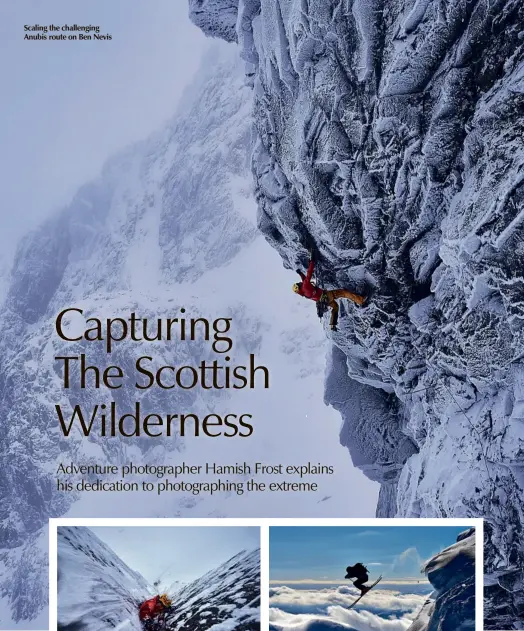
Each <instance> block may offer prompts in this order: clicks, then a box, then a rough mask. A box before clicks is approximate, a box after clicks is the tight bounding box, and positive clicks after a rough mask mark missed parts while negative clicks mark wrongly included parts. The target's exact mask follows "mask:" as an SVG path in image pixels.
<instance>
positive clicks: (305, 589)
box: [269, 583, 431, 631]
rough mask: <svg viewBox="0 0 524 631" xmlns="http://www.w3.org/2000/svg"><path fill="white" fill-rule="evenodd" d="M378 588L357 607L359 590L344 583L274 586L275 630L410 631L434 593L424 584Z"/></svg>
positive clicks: (272, 611)
mask: <svg viewBox="0 0 524 631" xmlns="http://www.w3.org/2000/svg"><path fill="white" fill-rule="evenodd" d="M385 587H387V589H386V588H384V589H378V588H375V589H373V590H372V591H371V592H369V593H368V594H366V597H365V599H362V601H360V602H359V604H358V605H357V606H356V607H355V608H354V609H348V607H349V606H350V605H351V604H352V603H353V602H354V601H355V600H356V598H358V596H359V594H360V593H359V591H358V590H357V589H355V588H354V587H352V586H345V585H344V586H340V585H320V584H318V585H309V586H307V585H304V584H302V585H276V586H272V587H271V588H270V592H269V595H270V613H269V620H270V626H271V629H272V630H273V631H289V630H291V629H292V630H293V631H323V630H326V631H327V630H335V629H346V630H354V631H406V629H408V627H409V626H410V625H411V623H412V622H413V619H414V618H415V617H416V615H417V613H418V611H419V610H420V608H421V607H422V605H423V604H424V602H425V601H426V600H427V598H428V597H429V595H430V593H431V586H430V585H429V584H427V583H423V584H417V583H413V584H409V583H403V584H400V583H399V584H398V585H396V584H387V585H385Z"/></svg>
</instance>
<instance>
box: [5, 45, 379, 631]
mask: <svg viewBox="0 0 524 631" xmlns="http://www.w3.org/2000/svg"><path fill="white" fill-rule="evenodd" d="M250 101H251V90H250V88H249V87H248V86H246V85H245V78H244V72H243V64H242V63H241V62H239V61H238V55H237V53H236V51H235V50H234V49H233V48H231V47H228V46H227V45H226V44H221V43H217V45H216V46H215V47H214V48H213V50H212V51H211V52H210V55H209V57H208V58H207V59H206V60H204V63H203V67H202V70H201V72H199V73H198V75H197V76H196V77H195V81H194V84H193V85H192V86H191V87H190V89H189V90H188V91H187V93H186V95H185V97H184V98H183V100H182V103H181V107H180V110H179V112H178V113H177V114H176V116H175V117H174V118H173V120H172V121H170V123H169V124H168V125H167V126H166V127H165V128H164V129H161V130H159V131H158V133H156V134H154V135H153V136H152V137H151V138H149V139H147V140H145V141H143V142H142V143H139V144H138V145H134V146H132V147H130V148H128V149H127V150H125V151H123V152H121V154H120V155H118V156H115V157H113V158H112V159H110V160H109V161H108V163H107V165H106V166H105V168H104V169H103V172H102V173H101V175H100V177H99V178H98V179H96V180H95V181H93V182H90V183H88V184H86V185H85V186H84V187H82V189H81V190H79V192H78V194H77V195H76V196H75V198H74V199H73V200H72V202H71V204H70V205H69V206H68V207H66V208H64V209H62V210H61V211H60V212H59V213H57V214H56V215H55V216H53V217H51V218H50V219H49V220H48V221H47V222H45V223H44V224H43V225H41V226H39V227H38V228H37V229H35V230H34V231H33V232H31V233H30V234H28V235H27V236H26V238H25V239H24V240H23V242H22V244H21V246H20V247H19V248H18V252H17V255H16V259H15V262H14V265H13V267H12V270H11V272H10V276H9V279H8V288H7V295H6V298H5V301H4V302H3V305H2V307H1V308H0V326H1V330H2V335H1V336H0V429H1V432H2V436H3V438H4V440H3V441H2V442H1V446H0V453H1V458H2V463H3V465H4V466H3V468H2V470H1V471H0V489H1V494H2V500H3V501H2V503H1V507H0V519H1V524H2V530H1V536H0V540H1V552H0V557H1V558H0V590H1V594H2V595H3V600H2V601H0V604H1V605H2V609H1V610H0V627H2V628H8V629H10V628H13V626H14V625H20V628H24V625H25V627H26V628H40V625H37V622H36V620H37V618H36V617H37V616H38V615H41V612H42V607H43V606H44V605H45V603H46V600H47V596H46V583H47V568H46V553H45V547H43V546H42V547H41V548H39V553H38V555H32V554H29V553H28V552H26V547H27V546H33V545H36V544H33V543H32V542H33V541H43V540H45V532H43V530H42V529H43V528H45V525H46V523H47V519H48V518H49V517H54V516H60V515H69V516H84V517H85V516H100V517H104V516H107V517H111V516H147V517H164V516H184V515H185V516H195V517H201V516H235V515H237V516H256V515H261V516H278V515H282V516H296V515H303V516H308V515H311V516H326V515H332V516H343V515H347V513H348V510H349V511H350V512H351V514H355V515H357V514H358V515H362V514H368V515H370V514H372V513H373V510H374V504H375V503H376V496H377V485H376V484H374V483H372V482H370V481H368V480H367V479H366V478H365V477H364V476H363V475H362V474H360V472H358V471H357V470H355V469H353V468H352V467H351V465H350V463H349V461H348V459H347V458H346V456H345V452H344V449H343V448H342V447H338V446H337V444H336V443H337V436H336V432H337V430H338V426H339V417H338V415H337V414H336V412H335V411H334V410H332V409H330V408H326V407H325V406H324V404H323V401H322V395H323V385H322V380H323V373H324V370H325V354H326V348H327V346H326V342H325V339H324V335H323V332H322V330H321V327H320V326H319V323H318V319H317V317H316V314H315V312H314V310H310V309H304V308H303V307H304V306H303V305H302V304H301V302H300V301H298V300H297V299H296V296H295V295H294V294H293V293H292V292H291V290H290V284H291V282H292V278H290V276H289V274H288V273H286V272H285V270H283V269H282V266H281V262H280V259H279V257H278V256H277V255H276V254H275V253H274V252H273V251H272V249H271V248H270V247H269V246H268V245H267V244H266V243H265V242H264V240H263V238H262V237H261V236H260V235H259V233H258V231H257V229H256V208H255V202H254V200H253V196H252V193H251V189H252V184H251V176H250V173H249V151H250V146H251V133H252V131H251V128H252V120H251V117H250V109H251V106H250ZM66 307H75V308H81V309H83V310H84V312H85V313H84V315H85V317H90V316H97V317H101V318H106V317H116V316H121V317H124V318H126V317H129V314H130V312H132V311H134V312H136V313H137V315H139V316H141V317H143V316H147V317H148V318H156V317H164V318H165V317H177V316H179V315H180V308H181V307H184V308H186V310H187V311H186V313H187V315H188V316H191V317H194V316H204V317H207V318H208V319H210V320H212V319H214V318H217V317H232V318H233V323H232V329H231V336H232V338H233V342H234V347H233V349H232V362H234V363H235V364H237V363H238V364H243V363H245V360H246V358H247V357H248V355H249V353H255V354H256V356H257V360H258V362H259V363H261V364H264V365H266V366H268V367H269V369H270V374H271V387H270V390H269V391H265V390H262V389H260V390H253V391H245V392H244V391H239V392H237V393H234V394H233V395H229V394H227V393H224V392H222V393H220V392H209V391H207V392H202V391H199V390H198V389H195V390H185V391H177V390H175V391H160V390H158V389H156V390H155V389H152V390H149V391H142V392H140V391H138V390H136V389H135V388H134V387H133V385H132V384H130V383H127V384H126V385H127V386H128V387H126V388H123V389H121V390H115V391H112V392H109V391H108V390H104V389H99V390H96V389H94V388H87V389H83V390H81V389H79V388H78V387H76V386H75V387H72V388H70V389H69V390H65V389H64V388H63V387H62V383H61V379H60V374H61V373H60V370H61V368H60V365H59V364H58V363H55V362H54V359H53V358H54V357H55V356H57V355H63V354H70V355H72V354H75V353H80V352H83V353H85V355H86V358H87V360H88V362H90V363H91V364H97V365H98V366H100V367H105V366H107V365H108V364H110V363H112V361H113V360H114V362H115V363H118V364H120V365H122V366H123V367H124V368H126V369H127V370H126V373H128V374H130V376H133V371H132V370H129V369H130V367H132V366H133V364H134V361H135V359H136V357H138V356H140V355H145V354H151V355H154V356H155V359H156V361H157V362H158V365H160V364H173V365H181V364H183V363H187V364H191V365H194V364H198V363H199V362H200V361H201V360H202V359H209V358H211V357H212V356H213V353H212V351H211V349H210V345H209V344H207V343H206V342H205V341H203V340H198V341H195V342H190V343H178V342H176V343H171V344H165V343H143V344H139V343H132V342H130V341H129V340H126V341H124V342H121V343H119V344H116V345H115V348H114V352H113V354H112V356H111V358H109V357H108V355H107V353H106V352H105V348H104V345H103V343H97V342H89V343H87V342H85V341H82V342H77V343H68V342H64V341H62V340H60V339H59V338H58V336H57V335H56V333H55V331H54V321H55V318H56V315H57V313H58V312H59V311H60V310H62V309H64V308H66ZM81 324H82V323H81V322H79V318H76V319H75V318H71V322H70V324H69V326H70V327H72V328H71V330H73V329H74V327H75V326H76V327H78V326H81ZM135 400H138V401H139V402H140V404H141V406H142V413H143V415H145V414H147V413H148V412H151V411H155V412H158V411H160V412H164V413H168V412H171V413H184V412H193V413H196V414H199V415H204V414H208V413H210V412H217V413H221V414H223V413H225V412H232V413H243V412H246V413H251V414H253V419H254V421H253V422H254V426H255V433H254V435H253V437H252V438H250V439H247V440H240V439H239V440H236V441H235V440H233V439H229V440H225V439H220V438H217V439H213V438H206V437H204V436H200V437H198V438H187V439H185V440H181V439H180V436H178V435H176V436H172V437H169V438H165V439H163V438H157V439H147V438H143V437H140V438H128V439H125V440H119V439H117V438H114V439H113V438H107V437H106V438H102V437H100V436H96V435H91V436H90V437H89V438H86V437H84V435H83V434H80V432H76V431H74V432H72V433H71V434H70V436H69V437H67V438H65V437H64V436H63V435H62V432H61V430H60V428H59V423H58V419H57V415H56V410H55V404H61V405H63V406H65V408H66V409H69V408H70V406H71V405H76V404H82V405H84V407H85V408H88V409H90V408H91V407H92V406H93V405H95V404H101V403H104V404H106V405H109V404H110V403H111V402H112V401H113V402H115V404H116V405H117V406H118V409H119V410H120V411H121V413H124V412H125V411H130V410H133V409H134V405H135ZM283 416H285V418H286V422H285V423H284V422H282V418H283ZM319 436H321V437H322V440H319ZM289 445H293V446H294V451H295V453H296V454H298V456H297V459H296V461H295V460H294V461H293V463H292V464H303V463H305V464H307V462H308V461H310V462H312V463H313V464H317V463H319V462H322V463H324V464H330V465H334V467H335V472H334V474H333V475H330V476H325V477H324V478H320V479H319V478H316V479H315V481H317V482H318V484H319V491H318V492H317V493H311V494H307V493H296V494H291V493H279V494H277V493H275V494H272V495H269V494H251V495H247V494H246V493H245V483H246V478H242V477H241V478H238V476H236V477H235V478H234V481H235V482H242V483H243V484H244V490H243V493H242V494H240V493H238V494H237V493H235V492H234V491H232V492H228V493H221V494H215V495H213V496H209V495H206V494H203V493H202V494H196V493H192V492H186V493H166V494H164V495H163V496H157V495H156V494H151V493H150V494H148V493H142V492H137V493H134V494H133V495H132V496H131V498H132V501H130V496H129V495H128V494H126V493H122V494H116V493H83V494H78V493H77V494H73V493H64V492H62V491H59V490H57V487H56V470H57V467H58V464H59V463H60V462H62V463H64V464H70V463H71V462H72V461H74V463H75V464H77V465H78V464H82V463H95V462H97V463H100V464H107V463H112V464H122V463H126V462H130V461H133V462H135V463H136V462H139V463H141V464H145V463H162V464H177V463H181V462H182V461H186V462H191V463H194V464H203V463H205V462H217V463H219V464H231V463H235V462H244V461H248V462H256V461H266V462H267V460H268V459H270V461H271V462H269V463H268V464H272V463H275V464H276V463H286V462H289V460H290V455H289ZM268 454H269V455H268ZM95 477H96V476H95ZM230 477H231V476H230ZM74 479H75V480H76V479H77V478H74ZM202 479H203V477H202V478H195V480H196V481H199V480H202ZM207 479H209V478H207ZM290 479H292V480H294V481H300V478H298V477H297V476H290ZM308 480H309V481H313V480H312V479H311V478H308ZM129 481H131V478H130V479H129ZM266 481H267V480H266ZM302 481H304V480H302ZM348 487H349V488H350V489H351V491H350V492H349V493H348V490H347V489H348ZM323 500H324V501H323ZM348 506H349V508H348ZM29 549H32V548H29ZM13 576H25V577H26V580H25V581H21V580H14V579H13ZM26 586H28V587H27V589H26ZM29 586H31V588H29ZM22 595H23V596H24V598H21V596H22ZM22 602H23V603H24V604H23V605H21V603H22ZM35 625H37V626H35Z"/></svg>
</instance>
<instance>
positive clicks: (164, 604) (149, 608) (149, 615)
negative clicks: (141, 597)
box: [138, 594, 172, 629]
mask: <svg viewBox="0 0 524 631" xmlns="http://www.w3.org/2000/svg"><path fill="white" fill-rule="evenodd" d="M171 604H172V600H171V598H169V596H168V595H167V594H161V595H160V596H155V597H154V598H150V599H149V600H146V601H145V602H143V603H142V604H141V605H140V608H139V610H138V617H139V618H140V621H141V622H142V625H143V626H144V628H145V629H147V628H150V627H151V626H152V623H153V621H155V620H157V619H158V618H159V617H160V616H161V615H162V614H164V613H166V612H167V611H168V610H169V609H170V608H171Z"/></svg>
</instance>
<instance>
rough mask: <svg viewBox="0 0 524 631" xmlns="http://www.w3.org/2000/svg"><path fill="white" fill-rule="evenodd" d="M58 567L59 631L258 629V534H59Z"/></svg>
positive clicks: (113, 530) (162, 529)
mask: <svg viewBox="0 0 524 631" xmlns="http://www.w3.org/2000/svg"><path fill="white" fill-rule="evenodd" d="M157 521H158V522H159V524H161V523H162V521H163V520H157ZM56 559H57V565H56V575H57V593H56V601H57V607H56V608H57V624H56V627H55V628H57V629H58V630H59V631H106V630H107V629H114V630H115V631H164V630H171V629H173V630H175V629H176V630H180V631H182V630H183V631H196V630H197V629H199V630H202V629H216V630H217V631H218V629H223V630H224V631H226V630H233V629H242V630H243V631H259V629H260V529H259V528H257V527H241V526H239V527H228V526H216V527H214V526H195V527H193V526H174V527H173V526H162V525H158V526H123V527H120V526H96V527H92V526H90V527H87V526H58V528H57V537H56ZM50 628H52V627H50Z"/></svg>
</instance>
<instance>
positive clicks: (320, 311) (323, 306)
mask: <svg viewBox="0 0 524 631" xmlns="http://www.w3.org/2000/svg"><path fill="white" fill-rule="evenodd" d="M328 309H329V305H328V301H327V294H326V292H324V293H323V294H322V296H320V300H317V315H318V317H319V318H320V319H321V320H322V318H323V317H324V314H325V313H326V311H327V310H328Z"/></svg>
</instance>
